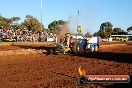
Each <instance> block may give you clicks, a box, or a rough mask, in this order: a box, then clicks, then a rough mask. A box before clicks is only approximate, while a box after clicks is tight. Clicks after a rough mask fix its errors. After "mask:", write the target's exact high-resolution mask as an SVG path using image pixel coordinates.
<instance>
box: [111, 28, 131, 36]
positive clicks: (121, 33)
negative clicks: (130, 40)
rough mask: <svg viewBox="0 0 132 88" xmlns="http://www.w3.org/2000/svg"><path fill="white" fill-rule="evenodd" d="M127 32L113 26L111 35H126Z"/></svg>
mask: <svg viewBox="0 0 132 88" xmlns="http://www.w3.org/2000/svg"><path fill="white" fill-rule="evenodd" d="M127 34H128V32H126V31H124V30H122V29H121V28H114V29H113V31H112V35H127Z"/></svg>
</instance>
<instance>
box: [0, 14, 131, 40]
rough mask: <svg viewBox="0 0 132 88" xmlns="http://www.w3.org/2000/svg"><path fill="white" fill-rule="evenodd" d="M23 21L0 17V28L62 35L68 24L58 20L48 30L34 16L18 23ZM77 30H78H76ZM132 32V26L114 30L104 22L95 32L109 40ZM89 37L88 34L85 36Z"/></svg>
mask: <svg viewBox="0 0 132 88" xmlns="http://www.w3.org/2000/svg"><path fill="white" fill-rule="evenodd" d="M19 20H21V18H20V17H11V18H6V17H3V16H0V26H3V28H4V29H10V28H11V27H14V28H16V29H27V30H29V31H42V30H43V31H48V32H52V33H56V34H60V29H61V27H62V26H63V25H65V24H66V21H63V20H58V21H56V20H55V21H53V22H51V23H50V24H49V25H48V29H46V28H44V25H43V24H41V22H39V20H38V19H37V18H36V17H34V16H32V15H26V16H25V20H24V21H23V22H21V23H18V21H19ZM75 30H76V29H75ZM130 31H132V26H130V27H128V28H127V31H124V30H122V29H121V28H113V25H112V23H111V22H104V23H102V24H101V25H100V28H99V31H98V32H95V33H94V34H93V35H94V36H100V37H102V38H108V37H110V36H111V35H122V34H124V35H126V34H129V32H130ZM85 35H86V36H87V33H86V34H85Z"/></svg>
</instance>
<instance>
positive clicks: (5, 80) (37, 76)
mask: <svg viewBox="0 0 132 88" xmlns="http://www.w3.org/2000/svg"><path fill="white" fill-rule="evenodd" d="M79 66H82V67H83V68H84V69H85V70H86V74H92V75H94V74H106V75H107V74H122V75H124V74H127V75H130V76H132V45H131V44H114V43H113V44H108V43H105V44H102V45H101V46H100V50H99V52H97V53H90V54H87V55H83V56H75V55H69V54H67V55H63V54H59V55H46V54H43V52H42V50H35V49H25V48H21V47H18V46H10V44H3V45H1V44H0V88H60V87H62V88H74V87H77V88H105V87H109V88H111V87H116V88H130V87H132V83H129V84H112V85H104V84H103V86H102V85H99V84H86V85H82V86H78V85H77V83H76V79H75V78H74V77H77V76H79V73H78V67H79Z"/></svg>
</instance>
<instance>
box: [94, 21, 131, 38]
mask: <svg viewBox="0 0 132 88" xmlns="http://www.w3.org/2000/svg"><path fill="white" fill-rule="evenodd" d="M130 31H132V26H130V27H128V28H127V31H125V30H123V29H121V28H113V25H112V23H111V22H104V23H102V24H101V25H100V29H99V31H98V32H95V33H94V34H93V35H94V36H100V37H101V38H109V37H110V36H111V35H128V34H129V32H130Z"/></svg>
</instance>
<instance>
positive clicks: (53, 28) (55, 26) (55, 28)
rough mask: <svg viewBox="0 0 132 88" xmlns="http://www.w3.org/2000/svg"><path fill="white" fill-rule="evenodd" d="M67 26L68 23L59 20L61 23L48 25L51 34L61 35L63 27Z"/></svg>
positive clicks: (55, 22) (56, 22) (54, 22)
mask: <svg viewBox="0 0 132 88" xmlns="http://www.w3.org/2000/svg"><path fill="white" fill-rule="evenodd" d="M64 24H66V21H63V20H59V21H56V20H55V21H53V22H51V23H50V24H49V25H48V29H49V31H50V32H53V33H56V34H60V29H61V27H62V26H63V25H64Z"/></svg>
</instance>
